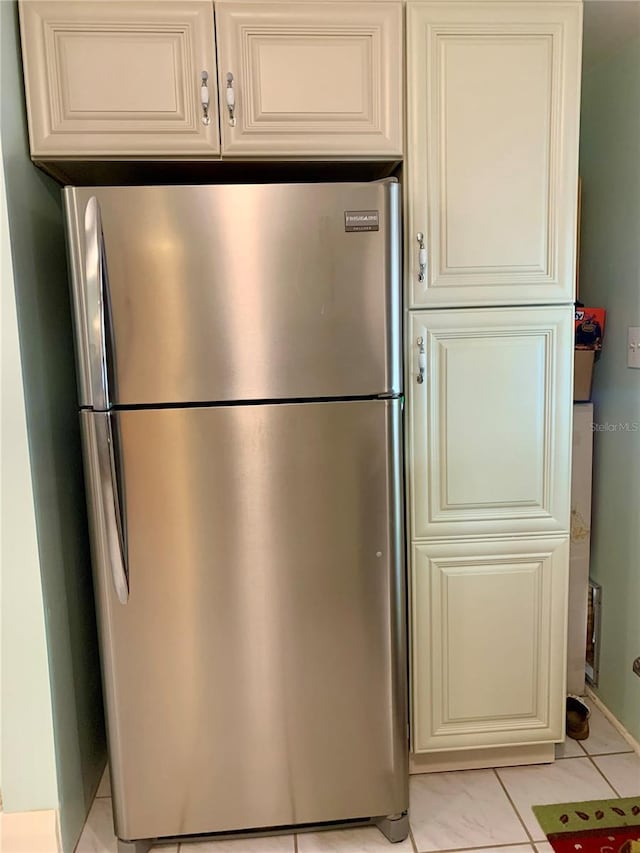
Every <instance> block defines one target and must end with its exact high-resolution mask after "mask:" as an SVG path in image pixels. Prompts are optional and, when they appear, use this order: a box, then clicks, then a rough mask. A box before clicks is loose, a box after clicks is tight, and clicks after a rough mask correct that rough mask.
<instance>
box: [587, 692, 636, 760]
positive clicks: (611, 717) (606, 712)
mask: <svg viewBox="0 0 640 853" xmlns="http://www.w3.org/2000/svg"><path fill="white" fill-rule="evenodd" d="M587 696H588V697H589V699H590V700H591V701H592V702H593V704H594V705H595V706H596V708H598V710H599V711H602V713H603V714H604V715H605V717H606V718H607V720H609V722H610V723H611V725H612V726H613V727H614V728H615V729H617V730H618V731H619V732H620V734H621V735H622V737H623V738H624V739H625V740H626V741H627V742H628V744H629V746H631V747H632V748H633V750H634V751H635V752H637V753H638V755H640V742H638V741H637V740H636V739H635V738H634V736H633V735H632V734H631V732H628V731H627V730H626V729H625V727H624V726H623V725H622V723H621V722H620V720H618V718H617V717H616V716H615V715H614V714H612V712H611V711H610V710H609V709H608V708H607V706H606V705H605V704H604V702H603V701H602V699H600V698H599V697H598V696H596V694H595V693H594V692H593V690H592V689H591V688H590V687H587Z"/></svg>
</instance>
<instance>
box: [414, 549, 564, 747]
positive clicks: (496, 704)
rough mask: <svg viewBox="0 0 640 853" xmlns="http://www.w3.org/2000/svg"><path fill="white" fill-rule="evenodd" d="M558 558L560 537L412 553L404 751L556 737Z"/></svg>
mask: <svg viewBox="0 0 640 853" xmlns="http://www.w3.org/2000/svg"><path fill="white" fill-rule="evenodd" d="M568 560H569V546H568V539H567V538H566V537H563V538H549V539H546V538H526V537H524V538H522V537H518V538H517V539H496V540H488V541H487V540H482V541H477V540H468V541H464V542H455V543H421V544H415V545H414V547H413V553H412V570H411V583H412V590H411V594H412V634H413V636H412V644H413V654H412V661H413V664H412V668H413V671H412V696H413V709H412V714H413V719H412V733H413V734H412V738H413V744H412V747H413V751H414V752H417V753H419V752H430V751H435V750H451V749H465V748H467V749H468V748H473V747H482V746H507V745H511V746H517V745H525V744H533V743H542V742H549V741H559V740H561V739H562V737H563V732H564V728H563V726H564V696H565V648H566V598H567V593H566V590H567V574H568Z"/></svg>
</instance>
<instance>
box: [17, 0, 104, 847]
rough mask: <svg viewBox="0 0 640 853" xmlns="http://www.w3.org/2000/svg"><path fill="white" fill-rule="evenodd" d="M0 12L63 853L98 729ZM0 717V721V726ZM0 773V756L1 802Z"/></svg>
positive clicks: (98, 763) (75, 462)
mask: <svg viewBox="0 0 640 853" xmlns="http://www.w3.org/2000/svg"><path fill="white" fill-rule="evenodd" d="M0 15H1V16H2V24H1V34H2V44H1V53H2V56H1V81H2V102H1V108H0V109H1V130H2V154H3V165H4V176H5V185H6V199H7V208H8V215H9V237H10V244H11V252H12V262H13V279H14V282H15V297H16V307H17V321H18V330H19V339H20V352H21V360H22V371H23V377H24V389H25V392H24V393H25V403H26V416H27V428H28V436H29V453H30V459H31V472H32V482H33V502H34V506H35V519H36V527H37V541H38V554H39V563H40V579H41V588H42V599H43V601H44V611H45V631H46V641H47V649H48V657H49V671H50V684H51V700H50V703H51V708H52V712H53V731H54V741H55V754H56V771H57V786H58V797H59V808H60V823H61V833H62V839H63V843H64V849H65V850H69V851H71V850H72V849H73V847H74V845H75V842H76V841H77V838H78V836H79V833H80V831H81V828H82V825H83V823H84V819H85V817H86V813H87V811H88V808H89V805H90V803H91V799H92V797H93V794H94V792H95V789H96V787H97V784H98V781H99V776H100V773H101V771H102V768H103V766H104V763H105V736H104V722H103V715H102V697H101V687H100V667H99V662H98V652H97V637H96V627H95V614H94V607H93V589H92V584H91V571H90V559H89V546H88V534H87V522H86V509H85V502H84V484H83V477H82V460H81V449H80V437H79V426H78V416H77V402H76V382H75V368H74V355H73V339H72V333H71V317H70V307H69V297H68V283H67V274H66V258H65V240H64V232H63V225H62V210H61V196H60V187H58V185H57V184H56V183H55V182H54V181H52V180H50V179H49V178H48V177H47V176H45V175H44V174H43V173H42V172H40V171H39V170H38V169H36V168H35V167H34V166H33V165H32V163H31V162H30V160H29V155H28V142H27V130H26V116H25V108H24V96H23V91H22V77H21V62H20V49H19V31H18V16H17V4H16V2H15V0H12V2H7V0H4V1H3V2H1V3H0ZM4 604H5V602H4V595H3V607H4ZM3 649H4V643H3ZM7 651H9V653H10V654H11V650H7V649H4V651H3V653H4V654H5V658H4V659H5V660H6V659H7ZM3 678H4V667H3ZM3 718H5V714H4V713H3ZM8 722H9V721H8V720H6V718H5V719H3V725H8ZM11 737H12V734H11V731H9V732H7V734H6V737H5V738H4V743H5V744H6V743H7V741H8V740H9V739H10V738H11ZM8 774H9V767H8V765H7V764H6V763H5V764H4V767H3V785H4V788H5V790H6V792H7V806H8V805H9V800H8V792H9V786H10V779H9V778H8ZM20 807H26V808H29V807H31V808H33V806H28V805H26V806H25V805H24V801H22V805H21V806H20ZM17 808H18V806H15V809H17Z"/></svg>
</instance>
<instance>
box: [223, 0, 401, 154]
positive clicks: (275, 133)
mask: <svg viewBox="0 0 640 853" xmlns="http://www.w3.org/2000/svg"><path fill="white" fill-rule="evenodd" d="M402 18H403V8H402V4H401V3H399V2H368V3H359V2H320V3H314V2H297V3H264V2H263V3H239V2H238V3H236V2H228V3H216V32H217V41H218V58H219V70H218V75H219V95H220V122H221V131H222V151H223V156H224V155H231V156H234V157H235V156H237V157H315V158H323V157H331V158H337V157H345V158H347V157H348V158H371V157H381V158H393V157H398V156H400V155H401V154H402V149H403V138H402V137H403V135H402V116H403V91H402V80H403V44H402V42H403V39H402V36H403V31H402Z"/></svg>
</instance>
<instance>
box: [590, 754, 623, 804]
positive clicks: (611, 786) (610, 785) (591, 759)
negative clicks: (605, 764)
mask: <svg viewBox="0 0 640 853" xmlns="http://www.w3.org/2000/svg"><path fill="white" fill-rule="evenodd" d="M626 754H627V753H626V752H620V753H611V755H626ZM595 757H596V758H599V757H600V756H595ZM587 758H588V759H589V761H590V762H591V763H592V764H593V766H594V767H595V768H596V770H597V771H598V773H599V774H600V775H601V776H602V778H603V779H604V781H605V782H606V783H607V785H608V786H609V787H610V788H611V789H612V791H613V793H614V794H615V795H616V797H617V798H618V799H619V800H620V799H622V797H621V795H620V794H619V793H618V789H617V788H616V787H615V785H614V784H613V782H610V781H609V779H607V777H606V776H605V775H604V772H603V771H602V770H601V769H600V768H599V767H598V765H597V764H596V763H595V761H594V760H593V758H592V757H591V756H590V755H589V754H587Z"/></svg>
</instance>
